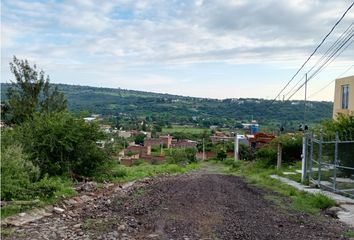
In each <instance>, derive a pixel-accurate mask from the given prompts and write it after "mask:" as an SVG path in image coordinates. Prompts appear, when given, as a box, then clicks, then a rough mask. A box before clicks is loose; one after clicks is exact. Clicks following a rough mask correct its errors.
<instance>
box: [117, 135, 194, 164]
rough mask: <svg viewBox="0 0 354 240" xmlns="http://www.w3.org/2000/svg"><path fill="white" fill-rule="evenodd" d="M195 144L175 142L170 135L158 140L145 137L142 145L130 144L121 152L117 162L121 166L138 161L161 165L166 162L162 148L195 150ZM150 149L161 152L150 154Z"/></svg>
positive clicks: (183, 141) (185, 141)
mask: <svg viewBox="0 0 354 240" xmlns="http://www.w3.org/2000/svg"><path fill="white" fill-rule="evenodd" d="M196 147H197V142H195V141H192V140H187V139H185V140H177V139H174V138H173V137H172V136H170V135H166V136H160V137H158V138H151V137H146V139H145V140H144V144H143V145H138V144H130V145H129V146H128V147H127V148H125V149H124V150H123V151H121V152H120V153H119V154H118V156H116V157H118V160H119V161H120V163H121V164H123V165H126V166H131V165H133V164H134V162H135V161H138V160H139V159H141V160H144V161H146V162H149V163H152V164H154V163H162V162H165V161H166V157H165V155H164V154H163V151H162V149H163V148H167V149H169V148H196ZM152 148H155V149H156V148H160V149H161V151H160V152H157V153H154V154H153V153H152Z"/></svg>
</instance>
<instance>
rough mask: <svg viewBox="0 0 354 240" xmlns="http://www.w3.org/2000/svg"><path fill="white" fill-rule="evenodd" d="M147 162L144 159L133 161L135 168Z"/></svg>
mask: <svg viewBox="0 0 354 240" xmlns="http://www.w3.org/2000/svg"><path fill="white" fill-rule="evenodd" d="M144 162H145V161H144V160H143V159H137V160H135V161H133V164H132V165H133V166H139V165H141V164H143V163H144Z"/></svg>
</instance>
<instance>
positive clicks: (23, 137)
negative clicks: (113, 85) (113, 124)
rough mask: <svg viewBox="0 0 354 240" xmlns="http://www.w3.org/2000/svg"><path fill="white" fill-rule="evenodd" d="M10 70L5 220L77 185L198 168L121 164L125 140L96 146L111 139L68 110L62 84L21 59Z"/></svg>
mask: <svg viewBox="0 0 354 240" xmlns="http://www.w3.org/2000/svg"><path fill="white" fill-rule="evenodd" d="M10 67H11V71H12V73H13V74H14V77H15V80H13V81H11V84H10V85H8V88H7V89H6V91H7V92H6V93H7V98H6V102H4V104H3V105H2V108H1V111H2V120H4V121H5V122H6V124H7V127H6V128H4V129H2V130H1V131H2V132H1V156H2V157H1V201H4V202H5V203H6V204H5V206H3V207H2V208H1V213H2V217H6V216H9V215H11V214H14V213H17V212H20V211H24V210H26V209H28V208H32V207H34V206H43V205H45V204H48V203H52V202H55V201H58V200H60V199H62V198H65V197H69V196H72V195H74V194H75V191H74V190H73V188H72V186H73V183H74V182H75V181H82V180H83V179H92V180H97V181H103V180H112V181H128V180H133V179H137V178H141V177H147V176H152V175H155V174H161V173H178V172H185V171H188V170H191V169H194V168H196V167H197V165H194V164H187V166H181V165H176V164H163V165H146V164H141V165H140V166H134V167H132V168H129V169H128V168H126V167H124V166H120V165H119V164H118V163H117V162H115V161H113V160H112V159H111V158H110V153H112V152H116V151H118V150H120V149H122V148H123V147H124V146H126V145H127V143H126V140H125V139H122V138H117V140H119V141H117V143H118V144H116V145H113V144H107V146H106V147H105V148H101V147H99V146H98V144H97V142H99V141H102V140H106V139H107V138H110V137H111V136H108V135H106V134H105V133H103V132H102V131H101V130H100V129H99V126H98V124H97V123H95V122H93V123H91V122H90V123H88V122H85V121H84V119H83V118H82V116H83V115H75V114H73V113H71V112H69V111H68V110H67V108H66V103H67V101H66V99H65V97H64V94H63V93H62V92H61V91H60V90H58V88H57V86H55V87H54V88H53V85H51V84H50V83H49V76H46V75H45V73H44V72H43V71H39V70H38V69H37V67H36V66H35V65H34V66H31V65H30V64H29V63H28V62H27V61H25V60H19V59H17V58H16V57H14V59H13V62H12V63H10ZM2 90H4V89H2ZM143 139H144V138H143V136H142V135H140V136H139V135H138V136H137V137H136V139H135V141H137V142H138V143H141V141H142V140H143ZM186 153H187V152H186ZM184 156H186V157H188V158H189V157H190V156H189V155H188V154H187V155H184ZM174 163H179V161H174Z"/></svg>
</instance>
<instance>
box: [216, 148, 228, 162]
mask: <svg viewBox="0 0 354 240" xmlns="http://www.w3.org/2000/svg"><path fill="white" fill-rule="evenodd" d="M226 157H227V154H226V151H225V150H224V149H219V150H218V151H217V152H216V158H217V159H218V160H220V161H223V160H225V158H226Z"/></svg>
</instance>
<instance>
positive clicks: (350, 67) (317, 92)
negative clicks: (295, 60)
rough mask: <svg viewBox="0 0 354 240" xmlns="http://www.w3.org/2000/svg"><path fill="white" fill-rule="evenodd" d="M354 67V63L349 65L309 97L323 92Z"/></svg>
mask: <svg viewBox="0 0 354 240" xmlns="http://www.w3.org/2000/svg"><path fill="white" fill-rule="evenodd" d="M353 67H354V65H351V66H349V68H347V69H346V70H345V71H344V72H343V73H341V74H340V75H338V76H337V77H336V78H335V79H333V80H332V81H330V82H329V83H328V84H327V85H325V86H324V87H323V88H321V89H320V90H318V91H316V92H314V93H312V94H311V95H310V96H309V97H308V98H307V99H310V98H312V97H314V96H316V95H317V94H319V93H320V92H322V91H323V90H325V89H326V88H327V87H329V86H330V85H331V84H332V83H334V82H335V81H336V79H338V78H340V77H341V76H343V75H344V74H346V73H347V72H348V71H349V70H350V69H352V68H353Z"/></svg>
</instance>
